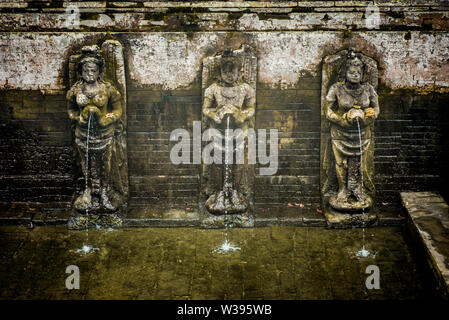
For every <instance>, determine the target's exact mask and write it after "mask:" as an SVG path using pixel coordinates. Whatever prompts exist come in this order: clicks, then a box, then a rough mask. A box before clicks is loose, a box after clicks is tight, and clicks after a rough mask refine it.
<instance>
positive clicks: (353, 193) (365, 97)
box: [322, 49, 380, 213]
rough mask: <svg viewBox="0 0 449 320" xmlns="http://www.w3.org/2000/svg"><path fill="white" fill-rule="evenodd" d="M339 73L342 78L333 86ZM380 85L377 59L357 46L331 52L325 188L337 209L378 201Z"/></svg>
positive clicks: (354, 209)
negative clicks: (375, 177) (375, 167)
mask: <svg viewBox="0 0 449 320" xmlns="http://www.w3.org/2000/svg"><path fill="white" fill-rule="evenodd" d="M337 68H339V70H338V69H337ZM335 76H337V77H339V79H337V81H336V82H335V83H333V84H332V85H330V87H329V84H330V83H331V82H333V81H332V80H334V79H332V78H333V77H335ZM338 80H339V81H338ZM324 82H326V83H324ZM376 86H377V64H376V63H375V61H374V60H372V59H370V58H368V57H366V56H363V55H362V54H361V53H358V52H355V51H354V50H352V49H349V50H347V51H344V52H343V53H340V54H337V55H335V56H331V57H328V58H326V60H325V65H324V66H323V89H322V90H325V91H324V92H326V94H325V96H324V97H323V100H322V105H323V109H322V115H323V118H324V119H323V120H324V126H323V129H324V132H323V135H324V136H323V135H322V138H324V139H322V143H324V145H322V156H323V159H322V183H323V185H322V187H323V190H322V191H323V195H324V197H325V198H326V199H328V201H329V204H330V206H331V208H332V209H335V210H337V211H338V212H346V213H347V212H350V213H354V212H361V211H365V210H366V211H368V210H369V209H370V208H371V206H372V204H373V196H374V192H375V188H374V184H373V150H374V149H373V146H374V132H373V131H374V121H375V119H376V118H377V117H378V115H379V112H380V109H379V102H378V97H377V93H376ZM335 178H336V179H335ZM335 180H336V181H335ZM335 182H336V183H335ZM335 189H336V190H335ZM335 191H336V192H335Z"/></svg>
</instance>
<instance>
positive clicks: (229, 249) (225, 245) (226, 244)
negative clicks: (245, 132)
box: [214, 115, 240, 253]
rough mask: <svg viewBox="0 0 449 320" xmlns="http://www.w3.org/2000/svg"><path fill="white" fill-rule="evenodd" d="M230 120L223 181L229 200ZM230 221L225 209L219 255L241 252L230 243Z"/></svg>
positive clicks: (227, 120)
mask: <svg viewBox="0 0 449 320" xmlns="http://www.w3.org/2000/svg"><path fill="white" fill-rule="evenodd" d="M229 120H230V116H229V115H228V117H227V119H226V132H225V177H224V180H223V189H224V190H223V191H224V196H225V199H229V197H230V194H229V188H228V182H229V171H230V167H229V166H230V165H229V157H228V156H226V155H227V154H228V151H229V144H230V141H229V139H230V137H229ZM225 205H226V201H225ZM230 219H231V217H230V216H229V215H228V212H227V210H226V209H225V217H224V225H225V241H224V242H223V244H222V245H221V246H220V247H218V248H217V249H215V250H214V252H218V253H227V252H232V251H235V250H240V248H239V247H236V246H233V245H232V244H231V242H230V241H229V225H230Z"/></svg>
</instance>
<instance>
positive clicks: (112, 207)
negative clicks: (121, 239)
mask: <svg viewBox="0 0 449 320" xmlns="http://www.w3.org/2000/svg"><path fill="white" fill-rule="evenodd" d="M102 49H103V50H102V53H103V55H102V54H100V49H99V47H98V46H96V45H92V46H85V47H83V48H82V54H81V56H72V57H71V71H72V74H71V80H72V81H74V80H75V79H76V75H74V74H73V73H74V72H73V71H74V70H73V69H74V68H75V67H76V72H77V75H78V79H79V80H77V81H76V82H75V83H74V84H73V85H72V87H71V88H70V90H69V91H68V92H67V100H68V114H69V117H70V119H71V120H73V122H74V127H75V132H74V135H75V146H76V149H77V151H78V155H79V160H80V162H81V170H82V174H83V182H84V185H83V190H82V193H81V194H80V195H79V196H78V197H77V198H76V200H75V201H74V208H75V209H76V210H77V211H78V212H86V213H91V214H102V213H103V214H104V213H113V212H116V211H117V210H118V209H119V207H120V206H121V205H123V202H124V201H125V199H126V195H127V192H128V187H127V172H126V171H127V163H126V138H125V136H124V134H125V132H124V128H125V124H126V122H125V119H124V114H125V110H126V109H125V108H126V99H125V98H124V97H123V94H126V92H123V94H122V93H120V91H119V90H118V89H117V87H116V85H115V83H117V84H118V85H119V86H121V87H122V90H123V87H124V86H123V84H124V78H123V76H124V72H123V71H121V70H117V69H120V68H123V56H121V55H120V54H121V52H122V47H121V45H120V43H118V42H117V41H113V40H109V41H106V42H105V43H104V44H103V46H102ZM105 58H106V59H105ZM117 58H118V59H117ZM107 63H109V65H106V64H107ZM106 66H107V67H110V68H111V69H112V70H109V73H106V72H105V67H106ZM120 78H122V79H120Z"/></svg>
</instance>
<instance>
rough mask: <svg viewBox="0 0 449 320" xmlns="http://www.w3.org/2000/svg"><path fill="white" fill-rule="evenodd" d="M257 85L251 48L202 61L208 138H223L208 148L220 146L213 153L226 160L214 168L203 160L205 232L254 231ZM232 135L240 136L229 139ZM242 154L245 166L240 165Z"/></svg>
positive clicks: (204, 116) (213, 139)
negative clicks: (251, 144) (252, 133)
mask: <svg viewBox="0 0 449 320" xmlns="http://www.w3.org/2000/svg"><path fill="white" fill-rule="evenodd" d="M227 77H228V78H227ZM229 77H231V78H232V77H234V78H232V79H229ZM256 83H257V57H256V54H255V52H254V49H253V48H252V47H250V46H248V45H245V44H244V45H242V47H241V48H240V49H238V50H233V49H230V48H228V49H225V50H223V52H221V53H219V54H217V55H215V56H212V57H207V58H205V59H204V60H203V72H202V93H203V94H202V96H203V106H202V127H203V132H204V131H205V130H208V129H211V130H218V132H219V133H220V134H221V136H222V139H220V140H219V142H218V141H217V140H215V138H212V137H211V139H210V141H211V142H206V143H205V144H204V147H206V148H207V145H209V146H211V145H212V144H214V145H215V146H217V144H218V147H216V148H214V151H213V153H215V152H216V151H218V150H220V152H221V154H220V155H218V157H217V155H215V154H214V162H213V163H212V164H207V163H205V161H204V159H203V164H202V168H201V187H200V188H201V189H200V197H199V199H200V200H199V208H200V222H201V225H202V226H203V227H206V228H214V227H224V226H237V227H252V226H254V164H250V163H248V132H249V130H254V124H255V108H256ZM229 129H230V130H239V131H240V132H239V133H238V132H237V131H234V132H236V134H235V135H233V134H232V133H229V134H227V132H228V130H229ZM239 134H240V137H242V138H241V139H240V138H239V137H237V136H238V135H239ZM242 135H243V136H242ZM217 142H218V143H217ZM203 150H205V149H204V148H203ZM228 151H229V153H228V154H229V155H230V156H228V155H227V154H226V153H227V152H228ZM239 152H240V153H243V159H241V160H243V161H241V160H240V161H239V160H237V159H238V156H237V154H238V153H239ZM216 160H218V161H216ZM217 162H218V163H217Z"/></svg>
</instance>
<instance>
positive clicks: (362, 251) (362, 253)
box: [356, 118, 371, 258]
mask: <svg viewBox="0 0 449 320" xmlns="http://www.w3.org/2000/svg"><path fill="white" fill-rule="evenodd" d="M357 129H358V131H359V146H360V179H361V185H362V189H363V151H362V133H361V131H360V123H359V119H358V118H357ZM365 219H366V213H365V209H364V208H362V249H360V250H359V251H357V252H356V256H357V257H362V258H366V257H369V256H370V255H371V252H370V251H368V250H366V248H365Z"/></svg>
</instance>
